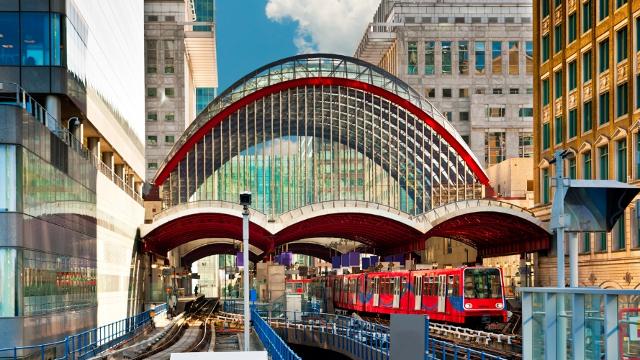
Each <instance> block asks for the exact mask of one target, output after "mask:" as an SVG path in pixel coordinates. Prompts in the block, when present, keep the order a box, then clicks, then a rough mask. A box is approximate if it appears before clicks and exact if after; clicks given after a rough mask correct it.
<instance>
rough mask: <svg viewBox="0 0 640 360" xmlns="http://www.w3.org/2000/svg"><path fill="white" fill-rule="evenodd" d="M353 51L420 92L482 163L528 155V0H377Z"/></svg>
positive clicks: (530, 55)
mask: <svg viewBox="0 0 640 360" xmlns="http://www.w3.org/2000/svg"><path fill="white" fill-rule="evenodd" d="M355 56H356V57H358V58H361V59H363V60H366V61H368V62H370V63H373V64H376V65H378V66H380V67H382V68H384V69H385V70H387V71H389V72H390V73H392V74H394V75H396V76H398V77H399V78H400V79H402V80H404V81H405V82H407V83H408V84H409V85H411V86H412V87H413V88H415V89H416V90H417V91H419V92H420V93H422V94H424V96H425V97H427V98H428V99H429V101H431V102H432V103H433V104H434V106H435V107H436V108H438V109H439V110H440V111H442V112H443V114H444V115H445V116H446V117H447V118H448V119H449V121H450V122H451V123H452V124H453V125H454V127H455V128H456V130H458V132H459V133H460V134H461V135H462V137H463V139H464V140H465V141H467V143H468V144H469V146H470V147H471V150H472V151H473V152H474V153H475V154H476V156H477V157H478V159H479V160H480V162H481V163H482V164H483V165H484V166H485V167H488V166H490V165H493V164H496V163H498V162H500V161H502V160H504V159H507V158H512V157H530V156H532V152H533V146H532V143H533V134H532V122H533V119H532V116H533V110H532V99H533V96H532V93H533V88H532V85H531V82H532V76H533V42H532V26H531V0H469V1H464V2H460V1H455V0H421V1H409V0H382V2H381V3H380V6H379V8H378V10H377V12H376V14H375V16H374V19H373V22H372V23H371V24H370V25H369V27H368V28H367V30H366V31H365V34H364V36H363V38H362V40H361V42H360V44H359V46H358V48H357V50H356V53H355Z"/></svg>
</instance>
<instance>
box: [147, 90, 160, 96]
mask: <svg viewBox="0 0 640 360" xmlns="http://www.w3.org/2000/svg"><path fill="white" fill-rule="evenodd" d="M147 96H148V97H156V96H158V89H156V88H147Z"/></svg>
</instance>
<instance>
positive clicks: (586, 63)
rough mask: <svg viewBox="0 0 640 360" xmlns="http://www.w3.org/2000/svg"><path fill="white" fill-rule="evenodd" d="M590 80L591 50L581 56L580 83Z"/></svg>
mask: <svg viewBox="0 0 640 360" xmlns="http://www.w3.org/2000/svg"><path fill="white" fill-rule="evenodd" d="M589 80H591V50H589V51H587V52H585V53H584V54H582V82H583V83H586V82H587V81H589Z"/></svg>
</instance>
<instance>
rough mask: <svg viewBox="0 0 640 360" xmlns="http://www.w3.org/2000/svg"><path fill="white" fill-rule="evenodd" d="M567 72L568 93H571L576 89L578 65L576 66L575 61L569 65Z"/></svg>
mask: <svg viewBox="0 0 640 360" xmlns="http://www.w3.org/2000/svg"><path fill="white" fill-rule="evenodd" d="M568 72H569V75H568V76H569V92H571V91H572V90H574V89H575V88H576V87H578V65H577V64H576V61H575V60H574V61H572V62H570V63H569V66H568Z"/></svg>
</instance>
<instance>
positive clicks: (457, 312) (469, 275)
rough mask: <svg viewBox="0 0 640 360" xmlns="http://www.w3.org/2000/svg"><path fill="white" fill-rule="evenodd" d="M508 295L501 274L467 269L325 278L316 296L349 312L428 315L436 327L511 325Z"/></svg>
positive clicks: (315, 282)
mask: <svg viewBox="0 0 640 360" xmlns="http://www.w3.org/2000/svg"><path fill="white" fill-rule="evenodd" d="M503 289H504V284H503V281H502V272H501V270H500V269H499V268H496V267H461V268H454V269H435V270H415V271H390V272H365V273H360V274H349V275H333V276H327V277H320V278H316V279H314V280H313V281H312V283H311V288H310V291H311V296H313V297H316V298H317V299H319V300H320V301H322V300H323V299H324V301H331V302H332V305H333V307H334V308H339V309H344V310H348V311H353V312H359V313H364V314H385V315H387V314H398V313H400V314H426V315H428V316H429V318H430V319H431V320H435V321H441V322H447V323H455V324H467V325H477V324H478V323H486V322H506V321H507V311H506V309H505V299H504V291H503ZM326 305H328V304H327V303H325V309H326V308H327V306H326Z"/></svg>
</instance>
